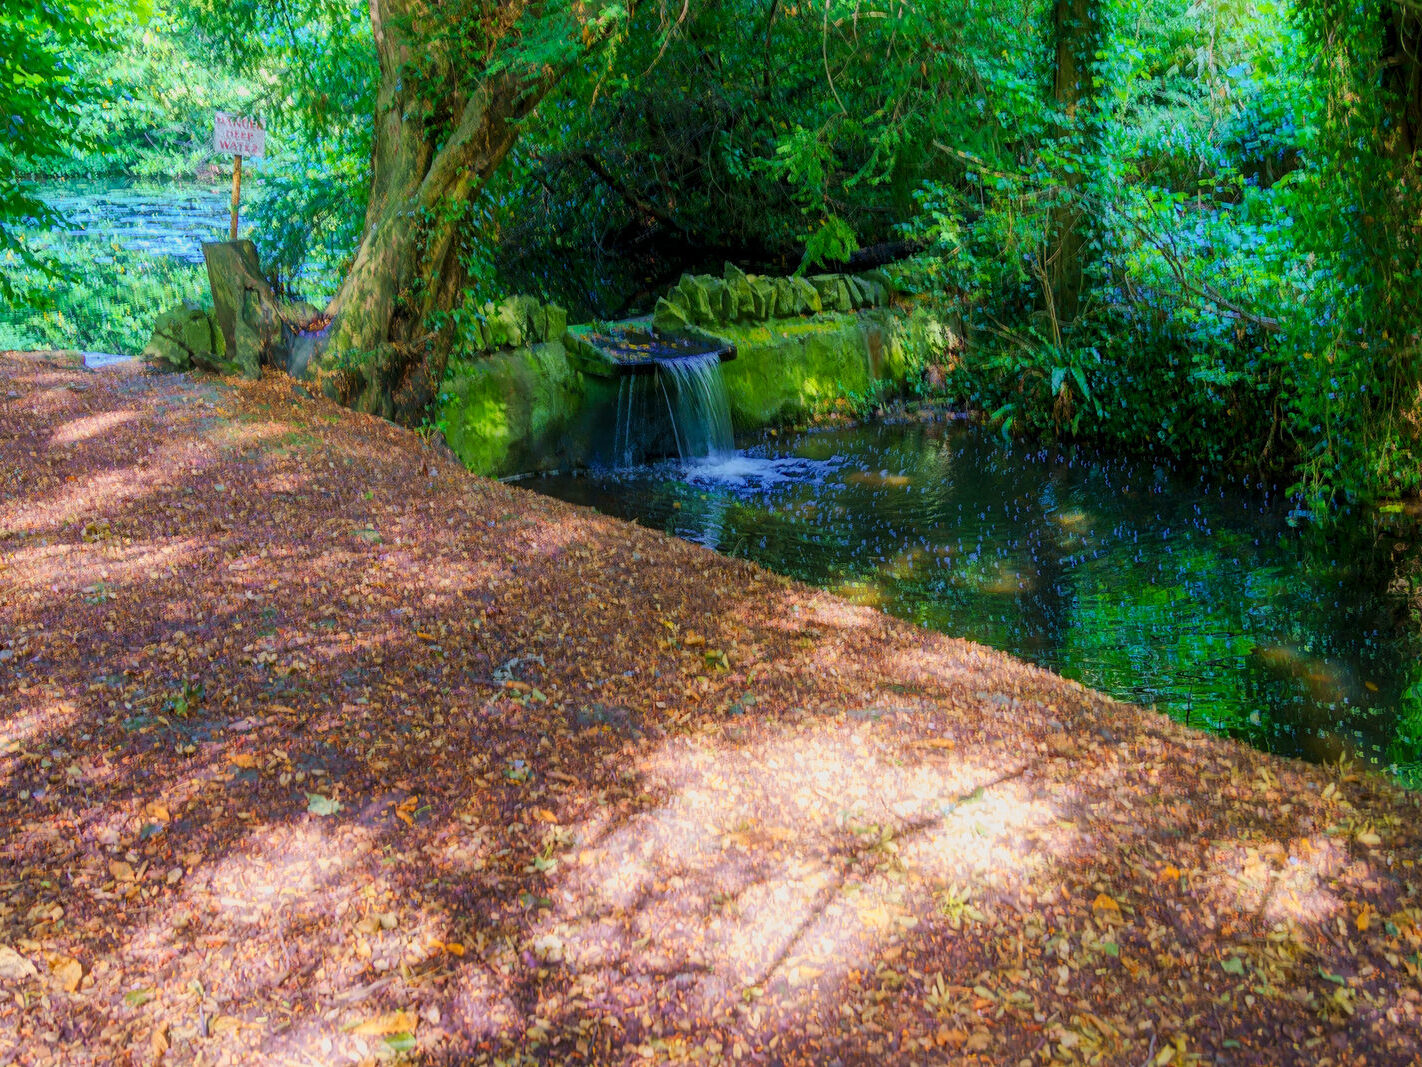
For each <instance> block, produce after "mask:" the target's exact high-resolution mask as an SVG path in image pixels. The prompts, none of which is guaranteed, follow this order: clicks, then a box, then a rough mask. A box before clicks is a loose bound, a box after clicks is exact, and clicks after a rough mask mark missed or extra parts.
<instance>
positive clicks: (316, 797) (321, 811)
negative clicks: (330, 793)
mask: <svg viewBox="0 0 1422 1067" xmlns="http://www.w3.org/2000/svg"><path fill="white" fill-rule="evenodd" d="M341 807H342V805H341V802H340V801H339V800H333V799H332V798H330V797H323V796H322V795H321V794H320V793H307V794H306V810H307V811H309V812H310V813H311V814H312V815H334V814H336V812H338V811H340V810H341Z"/></svg>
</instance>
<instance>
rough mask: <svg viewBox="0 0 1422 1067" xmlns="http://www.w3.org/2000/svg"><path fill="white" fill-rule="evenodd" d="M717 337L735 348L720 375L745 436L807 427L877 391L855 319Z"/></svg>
mask: <svg viewBox="0 0 1422 1067" xmlns="http://www.w3.org/2000/svg"><path fill="white" fill-rule="evenodd" d="M715 336H716V337H717V338H719V339H722V340H726V341H729V342H730V343H732V344H734V345H735V346H736V358H735V360H734V361H732V362H730V363H724V364H722V366H721V374H722V377H723V378H724V379H725V382H726V392H727V395H728V397H729V400H730V406H731V419H732V421H733V422H734V423H735V426H736V429H737V430H740V431H745V430H753V429H759V428H760V427H762V426H775V425H783V424H786V423H797V422H804V421H806V420H808V419H811V418H814V417H815V416H817V415H821V414H824V413H826V412H828V411H830V410H832V409H833V408H834V407H835V406H836V405H837V404H838V403H839V401H840V400H841V399H842V398H843V397H845V396H846V395H851V394H859V395H863V394H866V393H868V392H869V391H870V390H871V389H872V388H873V387H874V378H873V376H872V374H871V372H870V360H869V343H868V338H867V335H866V333H865V330H864V328H863V326H862V324H861V323H860V322H859V320H858V317H857V316H854V315H843V316H833V317H830V316H822V317H820V318H818V319H815V320H804V321H793V322H789V323H787V322H775V323H772V324H756V325H742V326H734V327H722V328H719V329H717V330H716V331H715Z"/></svg>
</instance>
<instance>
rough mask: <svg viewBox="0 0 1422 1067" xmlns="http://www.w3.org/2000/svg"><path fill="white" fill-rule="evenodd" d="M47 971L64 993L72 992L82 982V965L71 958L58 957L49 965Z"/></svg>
mask: <svg viewBox="0 0 1422 1067" xmlns="http://www.w3.org/2000/svg"><path fill="white" fill-rule="evenodd" d="M49 969H50V973H51V974H53V975H54V978H55V980H56V981H57V982H58V983H59V987H60V988H61V989H63V990H64V991H65V992H66V993H72V992H74V991H75V990H76V989H78V988H79V983H80V982H81V981H83V980H84V965H83V964H82V963H80V962H79V961H78V960H76V959H74V958H73V957H72V956H62V957H60V958H59V959H57V960H55V961H54V962H53V963H51V964H50V965H49Z"/></svg>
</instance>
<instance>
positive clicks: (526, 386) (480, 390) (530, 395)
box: [439, 343, 585, 477]
mask: <svg viewBox="0 0 1422 1067" xmlns="http://www.w3.org/2000/svg"><path fill="white" fill-rule="evenodd" d="M584 392H585V390H584V384H583V378H582V375H580V374H578V373H577V372H576V371H575V370H574V369H573V368H572V366H571V365H570V364H569V362H568V355H567V352H566V351H565V350H564V348H563V346H562V345H561V344H558V343H548V344H537V345H533V346H532V347H528V348H516V349H512V350H510V351H507V352H501V353H499V354H497V355H494V356H490V357H489V358H487V359H478V360H461V361H459V362H457V363H454V364H452V365H451V367H450V370H449V373H448V374H447V375H446V378H445V385H444V389H443V390H442V391H441V393H440V405H439V421H440V423H441V424H442V425H443V426H444V433H445V440H447V441H448V442H449V446H450V448H452V449H453V450H454V451H455V453H456V454H457V455H458V456H459V458H460V459H461V460H462V461H463V462H464V465H465V466H467V467H468V468H469V469H470V470H472V471H475V472H476V473H479V474H487V475H489V476H491V477H502V476H504V475H508V474H522V473H528V472H531V471H536V470H540V469H544V468H545V467H547V466H550V465H553V466H556V465H561V464H562V463H563V462H564V457H566V456H567V455H569V453H570V449H574V448H575V447H576V445H575V443H573V442H571V441H569V440H568V431H569V430H570V428H571V427H572V426H573V425H574V424H575V423H576V421H577V419H578V417H579V414H580V412H581V409H582V405H583V399H584Z"/></svg>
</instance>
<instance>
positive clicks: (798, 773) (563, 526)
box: [0, 356, 1422, 1064]
mask: <svg viewBox="0 0 1422 1067" xmlns="http://www.w3.org/2000/svg"><path fill="white" fill-rule="evenodd" d="M0 804H3V816H0V1063H8V1062H19V1063H27V1064H28V1063H35V1064H38V1063H50V1062H53V1063H135V1064H139V1063H150V1062H155V1061H159V1060H161V1061H162V1062H166V1063H185V1064H186V1063H204V1064H217V1063H225V1062H230V1063H237V1062H241V1063H273V1064H283V1063H292V1064H329V1063H342V1062H362V1061H374V1060H381V1059H400V1058H404V1059H406V1060H410V1061H414V1062H421V1063H449V1064H454V1063H468V1062H473V1063H480V1062H490V1063H492V1062H501V1063H509V1062H554V1063H568V1062H584V1061H586V1062H597V1063H638V1062H644V1061H645V1062H680V1061H689V1062H699V1063H743V1064H754V1063H781V1064H792V1063H806V1064H809V1063H816V1064H821V1063H833V1062H840V1063H844V1064H851V1063H890V1062H892V1063H974V1062H981V1063H1007V1064H1015V1063H1025V1064H1042V1063H1047V1062H1066V1063H1071V1062H1101V1063H1131V1064H1144V1063H1148V1062H1150V1063H1156V1064H1165V1063H1177V1064H1187V1063H1197V1062H1205V1063H1214V1062H1220V1063H1244V1064H1248V1063H1310V1064H1327V1063H1335V1064H1362V1063H1368V1064H1387V1063H1409V1062H1418V1058H1419V1053H1418V1034H1419V1014H1420V1013H1422V982H1420V981H1419V962H1422V960H1419V955H1418V953H1419V948H1420V947H1422V910H1419V909H1422V898H1419V888H1418V882H1419V878H1420V877H1422V872H1419V870H1418V868H1417V866H1416V864H1417V862H1418V859H1419V850H1418V843H1419V834H1422V819H1419V814H1422V813H1419V803H1418V798H1417V797H1416V796H1411V795H1406V794H1403V793H1400V792H1398V791H1396V790H1394V789H1393V788H1391V787H1390V786H1388V785H1387V784H1386V783H1384V782H1382V781H1380V780H1378V779H1376V778H1372V777H1358V776H1353V775H1347V774H1342V773H1340V771H1339V769H1337V768H1333V769H1332V770H1328V769H1321V768H1317V767H1308V766H1304V765H1301V764H1296V763H1291V762H1286V761H1283V760H1278V759H1275V758H1272V757H1269V756H1266V755H1262V754H1260V753H1257V752H1254V751H1252V750H1250V749H1247V748H1244V747H1242V746H1240V745H1237V744H1234V743H1231V742H1228V741H1224V740H1219V739H1215V738H1211V737H1208V736H1205V735H1203V734H1199V733H1196V732H1193V731H1190V730H1186V729H1184V728H1182V727H1179V726H1177V725H1175V724H1173V723H1171V722H1169V721H1168V720H1166V719H1164V718H1162V717H1160V716H1157V715H1154V714H1151V713H1148V712H1144V711H1142V710H1140V709H1137V708H1133V707H1129V706H1125V705H1121V704H1117V703H1115V702H1113V701H1111V700H1109V699H1107V698H1105V697H1102V696H1100V695H1099V694H1095V693H1092V692H1090V691H1088V690H1086V689H1083V688H1082V687H1080V686H1078V685H1076V684H1074V683H1071V682H1067V681H1064V680H1063V679H1061V678H1058V677H1055V676H1053V675H1051V674H1048V673H1046V672H1044V671H1040V670H1037V669H1034V668H1031V667H1028V666H1025V665H1023V664H1022V663H1020V662H1018V661H1016V660H1013V659H1012V658H1010V657H1008V656H1005V655H1002V654H999V653H996V652H992V651H989V650H987V649H984V648H981V647H979V646H975V645H971V644H968V643H965V642H961V641H955V640H951V639H949V638H947V637H943V636H940V635H936V634H932V633H927V632H924V631H920V630H917V629H914V628H912V627H910V626H907V625H904V624H902V623H899V622H896V621H893V620H891V619H889V618H887V617H885V616H883V615H880V614H878V613H876V612H874V611H871V610H868V609H863V608H856V607H853V606H850V605H848V604H846V603H844V602H841V601H839V600H836V599H835V598H834V597H832V596H829V595H827V594H823V593H820V592H817V591H815V590H812V589H809V588H806V587H803V586H799V585H796V584H794V583H790V582H786V581H783V580H781V579H778V578H776V577H774V576H772V575H770V574H768V573H766V572H764V571H762V570H760V569H758V568H755V567H753V566H750V565H748V564H745V563H742V562H738V561H735V560H729V559H725V558H722V557H719V556H717V555H715V554H713V553H711V552H708V551H706V550H703V549H701V548H698V547H696V546H693V545H689V544H685V543H681V542H678V541H675V540H671V539H668V538H665V537H662V536H659V535H657V534H655V533H652V532H649V531H646V530H643V529H640V528H637V527H634V526H630V525H625V524H623V523H619V522H615V521H612V520H609V519H605V518H601V517H598V516H596V515H594V514H592V513H590V512H587V511H583V510H580V509H577V508H573V507H570V506H566V505H564V504H561V503H558V502H555V501H552V500H548V499H546V498H543V497H540V496H537V495H535V494H533V493H530V492H527V491H524V490H521V489H518V488H515V487H510V486H505V485H500V484H497V483H491V482H488V481H484V480H481V479H478V478H475V477H472V476H470V475H468V474H466V473H465V472H463V471H462V470H460V469H457V468H456V467H455V466H454V465H453V463H452V462H451V461H450V460H448V459H447V458H446V457H445V456H444V455H442V454H440V453H438V452H436V451H434V450H433V449H431V448H429V447H427V446H426V445H424V444H423V443H422V442H421V441H420V439H419V438H418V437H416V436H415V435H413V434H410V433H407V432H404V431H401V430H398V429H396V428H394V427H392V426H390V425H388V424H385V423H383V422H380V421H378V420H375V419H371V418H368V417H364V416H359V415H353V414H350V413H348V412H344V411H341V410H340V409H338V408H336V407H334V406H332V405H329V404H327V403H325V402H321V401H315V400H312V399H310V398H308V397H306V396H305V395H304V394H301V393H299V392H298V391H297V389H296V388H295V387H294V386H293V385H292V383H291V382H289V381H288V380H286V379H284V378H269V379H267V380H265V381H263V382H261V383H257V384H251V385H248V384H238V383H232V382H212V381H200V380H192V379H188V378H185V377H157V376H152V375H149V374H147V373H145V372H144V371H142V370H141V369H139V368H137V367H126V368H124V367H120V368H111V369H107V370H104V371H101V372H95V373H89V372H85V371H83V370H82V369H78V368H76V367H74V366H73V365H72V364H70V363H67V362H65V361H64V360H63V359H62V358H60V357H48V358H36V357H16V356H0Z"/></svg>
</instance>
